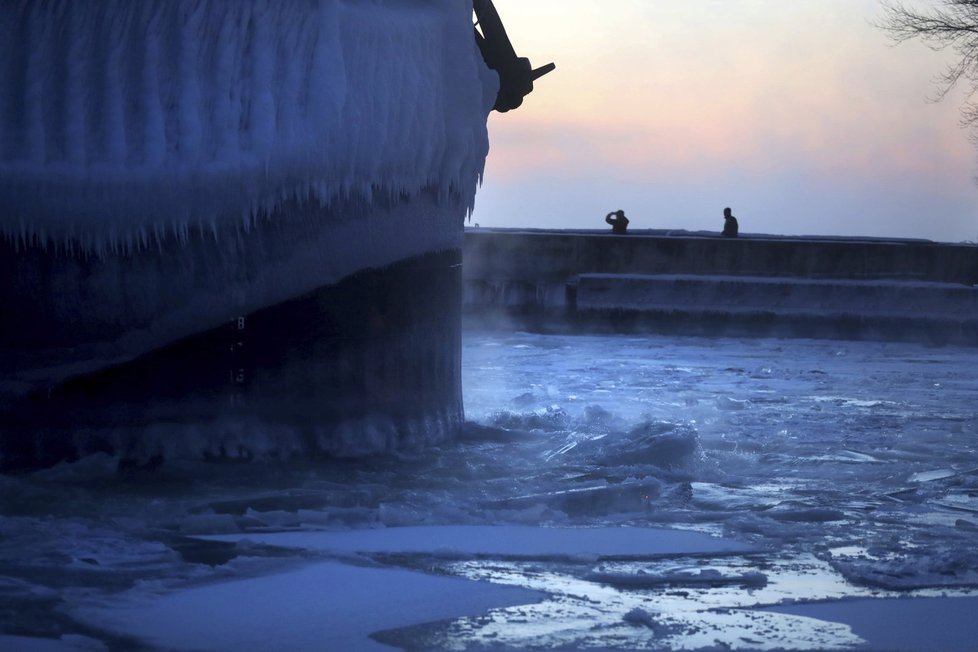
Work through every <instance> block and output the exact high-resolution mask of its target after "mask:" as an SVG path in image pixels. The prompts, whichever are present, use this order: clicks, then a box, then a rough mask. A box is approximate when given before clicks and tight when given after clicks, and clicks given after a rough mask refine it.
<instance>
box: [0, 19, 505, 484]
mask: <svg viewBox="0 0 978 652" xmlns="http://www.w3.org/2000/svg"><path fill="white" fill-rule="evenodd" d="M472 13H473V7H472V4H471V2H470V1H469V0H355V1H349V0H347V1H342V0H281V1H278V0H276V1H271V0H247V1H244V0H242V1H231V0H176V1H174V2H165V3H158V2H129V1H128V0H98V1H94V2H84V3H83V2H73V1H71V0H54V1H52V2H44V3H36V2H31V1H30V0H23V1H14V2H8V3H4V7H3V9H2V10H0V41H2V42H3V43H4V44H5V46H6V48H5V51H6V54H5V56H4V57H3V58H2V60H0V304H2V305H17V306H19V310H18V311H17V312H16V314H15V313H14V312H13V311H7V312H0V370H2V372H3V373H2V374H0V375H2V376H3V377H2V379H0V421H6V422H7V423H12V424H16V425H15V426H4V427H2V428H0V444H2V446H0V467H2V466H3V465H4V464H8V465H12V466H19V465H28V466H29V465H31V464H38V463H43V462H41V461H40V460H41V459H42V458H43V459H48V461H54V460H55V459H60V458H64V457H67V458H71V457H75V456H79V455H85V454H88V453H91V452H93V451H96V450H102V449H106V448H107V449H108V450H111V451H113V452H115V453H119V454H123V455H136V456H137V457H140V458H143V457H145V456H144V455H143V454H142V453H140V452H139V451H148V450H153V451H156V452H153V453H151V454H150V456H151V457H155V456H158V455H165V456H167V457H169V456H170V455H172V454H174V453H175V452H177V453H179V451H180V450H181V447H180V446H179V445H178V442H179V441H180V440H181V436H180V435H178V434H177V433H178V432H183V433H184V434H186V439H187V441H188V442H189V444H190V445H189V448H190V449H192V451H193V452H194V453H197V454H199V453H201V452H202V451H205V452H208V454H213V453H214V452H215V451H216V452H217V453H218V454H219V455H222V456H223V455H224V454H225V453H226V452H227V449H228V446H227V445H226V442H225V441H224V440H223V439H222V437H223V435H222V434H221V432H223V431H224V430H226V429H230V430H233V432H234V433H235V434H234V437H235V438H236V439H235V441H240V438H241V437H246V438H247V439H248V440H249V441H254V440H255V439H256V437H253V436H251V435H249V434H248V433H253V432H258V433H260V436H259V437H257V439H259V440H260V445H258V444H255V445H253V446H251V447H250V448H249V449H248V450H247V451H244V452H242V453H241V454H242V455H244V456H251V455H254V454H256V453H257V452H258V449H260V450H261V451H271V452H273V453H279V454H287V453H288V451H291V448H289V446H288V445H287V442H288V441H291V440H292V439H294V438H295V437H297V436H299V434H297V433H299V431H300V430H301V431H302V432H303V433H305V435H304V439H303V442H305V443H304V445H303V446H302V447H301V448H303V450H306V449H308V448H310V447H312V445H311V444H309V441H310V440H309V432H311V431H312V430H316V431H317V432H318V431H319V430H324V432H325V434H323V435H322V437H319V436H318V435H317V436H316V437H317V441H319V440H322V441H319V443H318V444H317V445H318V446H319V449H320V452H322V451H326V452H335V449H336V448H338V447H339V448H343V449H344V450H345V451H348V452H349V451H354V452H357V451H360V450H362V449H363V448H370V446H372V445H373V444H374V443H376V442H380V444H378V445H383V446H387V444H388V443H389V442H392V441H396V442H401V441H411V442H415V443H417V442H419V441H420V442H422V443H423V442H427V441H431V440H432V439H433V438H434V439H438V438H441V437H443V436H447V434H450V433H451V432H453V431H454V430H455V429H457V426H458V424H459V423H460V422H461V419H462V412H461V395H460V394H461V387H460V385H459V382H458V377H459V371H458V369H459V364H458V359H459V335H458V329H459V328H460V323H459V322H458V315H457V313H458V308H457V306H456V304H457V303H458V299H457V296H456V295H455V293H454V288H455V287H456V280H455V279H456V277H457V276H458V275H459V272H458V268H459V265H458V264H457V263H458V256H459V250H460V248H461V241H462V224H463V221H464V218H465V215H466V213H467V212H468V211H469V210H471V208H472V205H473V201H474V196H475V191H476V187H477V186H478V183H479V180H480V177H481V174H482V170H483V166H484V162H485V157H486V154H487V152H488V136H487V129H486V119H487V116H488V114H489V111H490V110H491V109H492V106H493V102H494V100H495V96H496V94H497V90H498V86H499V78H498V75H497V74H496V73H495V72H493V71H492V70H490V69H489V68H488V67H487V66H486V64H485V61H484V59H483V57H482V54H481V52H480V50H479V47H478V45H477V43H476V41H475V38H474V33H473V20H472ZM435 305H437V309H436V308H435V307H434V306H435ZM246 323H247V324H248V327H247V332H246V333H244V332H239V331H243V330H244V325H245V324H246ZM229 324H231V326H229ZM235 324H236V325H237V326H235ZM232 331H233V332H232ZM188 342H189V344H188ZM98 374H101V375H98ZM412 374H413V375H412ZM414 376H419V377H420V380H417V379H416V380H412V381H410V382H409V381H407V380H405V379H406V378H409V377H411V378H413V377H414ZM229 414H231V415H232V416H233V418H232V419H231V421H233V426H228V427H227V428H225V427H224V426H222V427H220V428H218V427H216V426H214V424H215V423H218V422H220V423H225V421H227V419H224V417H227V416H228V415H229ZM161 423H163V424H167V425H165V426H161V425H160V424H161ZM177 423H178V424H180V426H179V428H178V427H177V426H176V425H174V424H177ZM378 423H380V424H383V427H378V426H377V425H376V424H378ZM204 424H210V426H209V427H208V426H207V425H204ZM388 424H395V425H394V426H390V427H388ZM405 424H407V425H405ZM416 424H427V425H428V427H427V429H422V428H421V426H420V425H416ZM180 428H182V430H180ZM420 430H424V432H422V433H421V434H420V435H418V436H415V434H416V431H420ZM157 431H160V432H157ZM96 432H97V433H98V434H95V433H96ZM45 433H46V434H45ZM344 433H346V434H344ZM350 433H352V434H350ZM378 433H380V434H378ZM337 442H346V443H348V444H349V446H346V447H343V446H340V444H338V443H337ZM4 447H6V452H4V450H3V449H4ZM231 448H233V449H234V450H235V451H238V450H239V449H241V448H242V446H239V445H235V446H232V447H231ZM14 449H16V452H12V451H14ZM42 449H43V450H47V451H49V452H48V453H41V452H39V451H41V450H42ZM127 450H128V451H129V452H128V453H126V452H125V451H127ZM371 450H372V449H371ZM5 458H6V459H5Z"/></svg>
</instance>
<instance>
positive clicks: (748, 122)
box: [472, 0, 978, 241]
mask: <svg viewBox="0 0 978 652" xmlns="http://www.w3.org/2000/svg"><path fill="white" fill-rule="evenodd" d="M496 6H497V8H498V10H499V12H500V15H501V16H502V18H503V20H504V22H505V23H506V26H507V29H508V31H509V34H510V37H511V39H512V41H513V43H514V45H515V47H516V49H517V51H518V52H519V53H520V54H521V55H522V56H528V57H529V58H530V60H531V62H533V64H534V65H537V66H538V65H542V64H544V63H547V62H549V61H554V62H556V64H557V70H556V71H555V72H553V73H551V74H550V75H547V76H546V77H544V78H543V79H541V80H539V81H538V82H537V84H536V90H535V91H534V92H533V93H532V94H531V95H530V96H528V97H527V99H526V101H525V103H524V104H523V106H522V107H521V108H519V109H518V110H516V111H513V112H510V113H507V114H496V113H494V114H493V115H492V117H491V118H490V125H489V130H490V142H491V150H490V155H489V161H488V163H487V170H486V177H485V184H484V186H483V188H482V189H481V191H480V194H479V197H478V198H477V201H476V209H475V213H474V214H473V217H472V221H473V222H474V223H475V222H478V223H480V224H481V225H482V226H536V227H556V228H561V227H563V228H602V227H603V224H602V222H601V218H602V217H603V215H604V214H605V213H606V212H607V211H610V210H614V209H617V208H623V209H625V210H626V212H627V213H628V214H629V216H630V217H631V218H632V220H633V222H632V226H633V228H672V229H690V230H719V229H720V228H721V226H722V218H721V210H722V208H723V207H724V206H727V205H730V206H733V207H734V211H735V214H737V215H738V216H739V217H740V219H741V229H742V231H744V232H761V233H785V234H836V235H878V236H895V237H923V238H930V239H934V240H944V241H962V240H971V241H974V240H975V239H976V238H978V210H976V209H978V187H976V186H975V183H974V175H975V172H976V169H978V163H976V161H978V159H976V155H975V151H974V149H973V147H972V145H971V143H970V142H969V140H968V133H967V131H965V130H963V129H962V128H961V127H960V126H959V104H960V100H961V95H960V94H959V93H958V94H955V93H952V95H951V96H950V97H948V98H947V99H946V100H944V101H943V102H939V103H936V102H933V101H929V100H930V98H932V97H933V96H934V95H935V94H936V91H937V87H936V86H935V82H934V79H935V77H936V76H937V75H938V74H940V73H941V72H942V71H943V69H944V67H945V66H946V65H947V64H948V62H949V61H950V58H949V56H948V55H946V54H943V53H936V52H932V51H931V50H929V49H927V48H926V47H925V46H923V45H922V44H919V43H907V44H903V45H900V46H893V45H892V44H891V43H890V41H889V40H888V38H887V36H886V34H884V33H883V32H882V31H881V30H880V29H879V28H877V27H875V26H874V25H873V21H874V20H878V19H879V18H880V16H881V8H880V6H879V4H878V2H877V1H876V0H795V1H793V2H791V3H787V2H780V1H777V0H736V1H729V2H722V3H721V2H710V1H706V0H702V1H697V2H685V1H680V0H656V1H655V2H649V1H648V0H614V1H613V2H609V1H607V0H605V1H603V2H600V1H598V0H560V1H558V0H534V1H533V2H518V1H517V0H497V1H496Z"/></svg>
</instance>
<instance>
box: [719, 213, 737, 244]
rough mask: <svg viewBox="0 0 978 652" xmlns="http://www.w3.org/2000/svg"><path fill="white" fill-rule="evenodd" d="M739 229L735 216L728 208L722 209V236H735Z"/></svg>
mask: <svg viewBox="0 0 978 652" xmlns="http://www.w3.org/2000/svg"><path fill="white" fill-rule="evenodd" d="M739 231H740V225H738V224H737V218H736V217H734V216H733V213H731V212H730V209H729V208H724V209H723V233H721V234H720V235H722V236H723V237H724V238H736V237H737V233H738V232H739Z"/></svg>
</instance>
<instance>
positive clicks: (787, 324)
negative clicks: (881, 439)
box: [463, 229, 978, 345]
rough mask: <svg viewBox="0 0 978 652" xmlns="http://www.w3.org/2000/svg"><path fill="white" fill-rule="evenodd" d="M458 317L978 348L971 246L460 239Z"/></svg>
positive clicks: (691, 238)
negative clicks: (461, 264)
mask: <svg viewBox="0 0 978 652" xmlns="http://www.w3.org/2000/svg"><path fill="white" fill-rule="evenodd" d="M463 260H464V267H463V298H464V304H463V308H464V311H465V313H466V315H467V316H468V317H469V319H470V320H472V319H474V318H476V317H478V319H479V320H480V321H481V323H483V324H485V323H493V320H495V321H496V323H499V324H504V325H506V326H508V327H512V326H514V325H516V326H518V327H522V328H530V329H544V330H564V329H585V330H589V331H594V330H598V331H607V330H612V331H645V332H672V333H688V334H702V335H738V336H751V335H754V336H779V337H824V338H847V339H878V340H908V341H925V342H932V343H956V344H965V345H978V286H976V284H978V247H975V246H974V245H951V244H941V243H934V242H929V241H919V240H873V239H840V238H778V237H772V236H766V237H762V238H752V237H742V238H738V239H733V240H730V239H723V238H719V237H715V236H704V235H691V234H682V235H675V234H668V233H664V232H663V233H651V232H650V233H639V234H635V235H628V236H613V235H610V234H607V233H595V232H591V233H587V232H553V231H551V232H543V231H524V232H521V231H509V230H506V231H496V230H486V229H479V230H471V229H470V230H467V231H466V234H465V247H464V254H463Z"/></svg>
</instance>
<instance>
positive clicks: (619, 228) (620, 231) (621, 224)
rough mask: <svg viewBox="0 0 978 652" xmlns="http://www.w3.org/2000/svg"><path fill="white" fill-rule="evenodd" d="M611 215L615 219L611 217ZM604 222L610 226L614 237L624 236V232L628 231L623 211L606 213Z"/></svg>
mask: <svg viewBox="0 0 978 652" xmlns="http://www.w3.org/2000/svg"><path fill="white" fill-rule="evenodd" d="M612 215H614V216H615V217H612ZM604 221H605V222H607V223H608V224H610V225H611V232H612V233H614V234H616V235H625V232H626V231H627V230H628V218H627V217H625V211H622V210H617V211H614V212H612V213H608V214H607V215H605V217H604Z"/></svg>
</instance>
